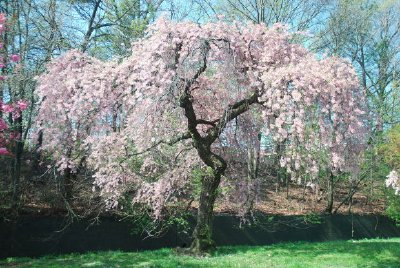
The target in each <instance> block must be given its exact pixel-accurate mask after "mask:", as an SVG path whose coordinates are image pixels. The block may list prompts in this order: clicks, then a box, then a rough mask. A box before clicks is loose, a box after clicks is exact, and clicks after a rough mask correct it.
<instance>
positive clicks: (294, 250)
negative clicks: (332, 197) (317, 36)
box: [0, 238, 400, 268]
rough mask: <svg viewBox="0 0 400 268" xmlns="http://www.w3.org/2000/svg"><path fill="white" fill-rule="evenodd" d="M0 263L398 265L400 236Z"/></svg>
mask: <svg viewBox="0 0 400 268" xmlns="http://www.w3.org/2000/svg"><path fill="white" fill-rule="evenodd" d="M0 267H224V268H227V267H363V268H364V267H400V238H391V239H369V240H358V241H335V242H323V243H306V242H297V243H284V244H275V245H269V246H235V247H233V246H232V247H220V248H218V250H217V251H215V252H214V253H213V254H212V255H211V256H209V257H192V256H187V255H180V254H177V253H176V252H175V251H174V250H173V249H160V250H154V251H141V252H120V251H109V252H93V253H85V254H68V255H62V256H46V257H42V258H37V259H31V258H8V259H5V260H0Z"/></svg>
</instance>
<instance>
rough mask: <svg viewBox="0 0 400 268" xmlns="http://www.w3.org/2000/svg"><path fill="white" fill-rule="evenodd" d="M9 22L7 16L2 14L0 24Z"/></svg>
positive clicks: (0, 14)
mask: <svg viewBox="0 0 400 268" xmlns="http://www.w3.org/2000/svg"><path fill="white" fill-rule="evenodd" d="M6 20H7V16H6V14H4V13H0V23H1V24H4V23H5V22H6Z"/></svg>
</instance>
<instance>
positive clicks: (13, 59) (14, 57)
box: [10, 54, 21, 62]
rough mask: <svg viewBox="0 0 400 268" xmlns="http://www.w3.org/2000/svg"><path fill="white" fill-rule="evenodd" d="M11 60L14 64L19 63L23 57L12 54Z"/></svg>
mask: <svg viewBox="0 0 400 268" xmlns="http://www.w3.org/2000/svg"><path fill="white" fill-rule="evenodd" d="M10 60H11V61H12V62H18V61H20V60H21V56H20V55H17V54H12V55H11V56H10Z"/></svg>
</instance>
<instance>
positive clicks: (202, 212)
mask: <svg viewBox="0 0 400 268" xmlns="http://www.w3.org/2000/svg"><path fill="white" fill-rule="evenodd" d="M220 181H221V174H219V173H214V174H213V175H206V176H204V177H203V178H202V181H201V193H200V203H199V208H198V210H197V224H196V227H195V229H194V232H193V242H192V245H191V251H192V252H193V253H202V252H208V251H210V250H212V249H213V248H214V247H215V245H214V241H213V239H212V226H213V209H214V203H215V199H216V197H217V191H218V186H219V183H220Z"/></svg>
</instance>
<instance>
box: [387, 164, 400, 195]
mask: <svg viewBox="0 0 400 268" xmlns="http://www.w3.org/2000/svg"><path fill="white" fill-rule="evenodd" d="M386 177H387V179H386V187H391V188H393V189H394V190H395V193H396V194H400V177H399V174H398V173H397V171H395V170H392V171H391V172H390V173H389V175H387V176H386Z"/></svg>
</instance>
